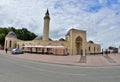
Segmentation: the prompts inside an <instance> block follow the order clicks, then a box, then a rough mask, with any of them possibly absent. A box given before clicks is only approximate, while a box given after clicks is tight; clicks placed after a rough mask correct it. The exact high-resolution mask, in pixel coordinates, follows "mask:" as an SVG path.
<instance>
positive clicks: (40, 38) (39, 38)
mask: <svg viewBox="0 0 120 82" xmlns="http://www.w3.org/2000/svg"><path fill="white" fill-rule="evenodd" d="M34 40H42V36H37V37H36V38H35V39H34Z"/></svg>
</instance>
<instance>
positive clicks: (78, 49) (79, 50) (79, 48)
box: [76, 36, 83, 55]
mask: <svg viewBox="0 0 120 82" xmlns="http://www.w3.org/2000/svg"><path fill="white" fill-rule="evenodd" d="M82 51H83V50H82V38H81V37H80V36H79V37H77V38H76V52H77V54H81V55H82Z"/></svg>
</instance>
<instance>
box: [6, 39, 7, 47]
mask: <svg viewBox="0 0 120 82" xmlns="http://www.w3.org/2000/svg"><path fill="white" fill-rule="evenodd" d="M6 48H7V40H6Z"/></svg>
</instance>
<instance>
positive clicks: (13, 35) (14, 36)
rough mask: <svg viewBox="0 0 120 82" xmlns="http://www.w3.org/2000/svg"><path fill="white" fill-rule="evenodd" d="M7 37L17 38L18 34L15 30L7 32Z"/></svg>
mask: <svg viewBox="0 0 120 82" xmlns="http://www.w3.org/2000/svg"><path fill="white" fill-rule="evenodd" d="M7 37H13V38H17V37H16V34H15V33H14V32H12V31H11V32H9V33H8V34H7Z"/></svg>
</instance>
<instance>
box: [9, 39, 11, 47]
mask: <svg viewBox="0 0 120 82" xmlns="http://www.w3.org/2000/svg"><path fill="white" fill-rule="evenodd" d="M11 45H12V41H11V40H10V43H9V47H10V48H11Z"/></svg>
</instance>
